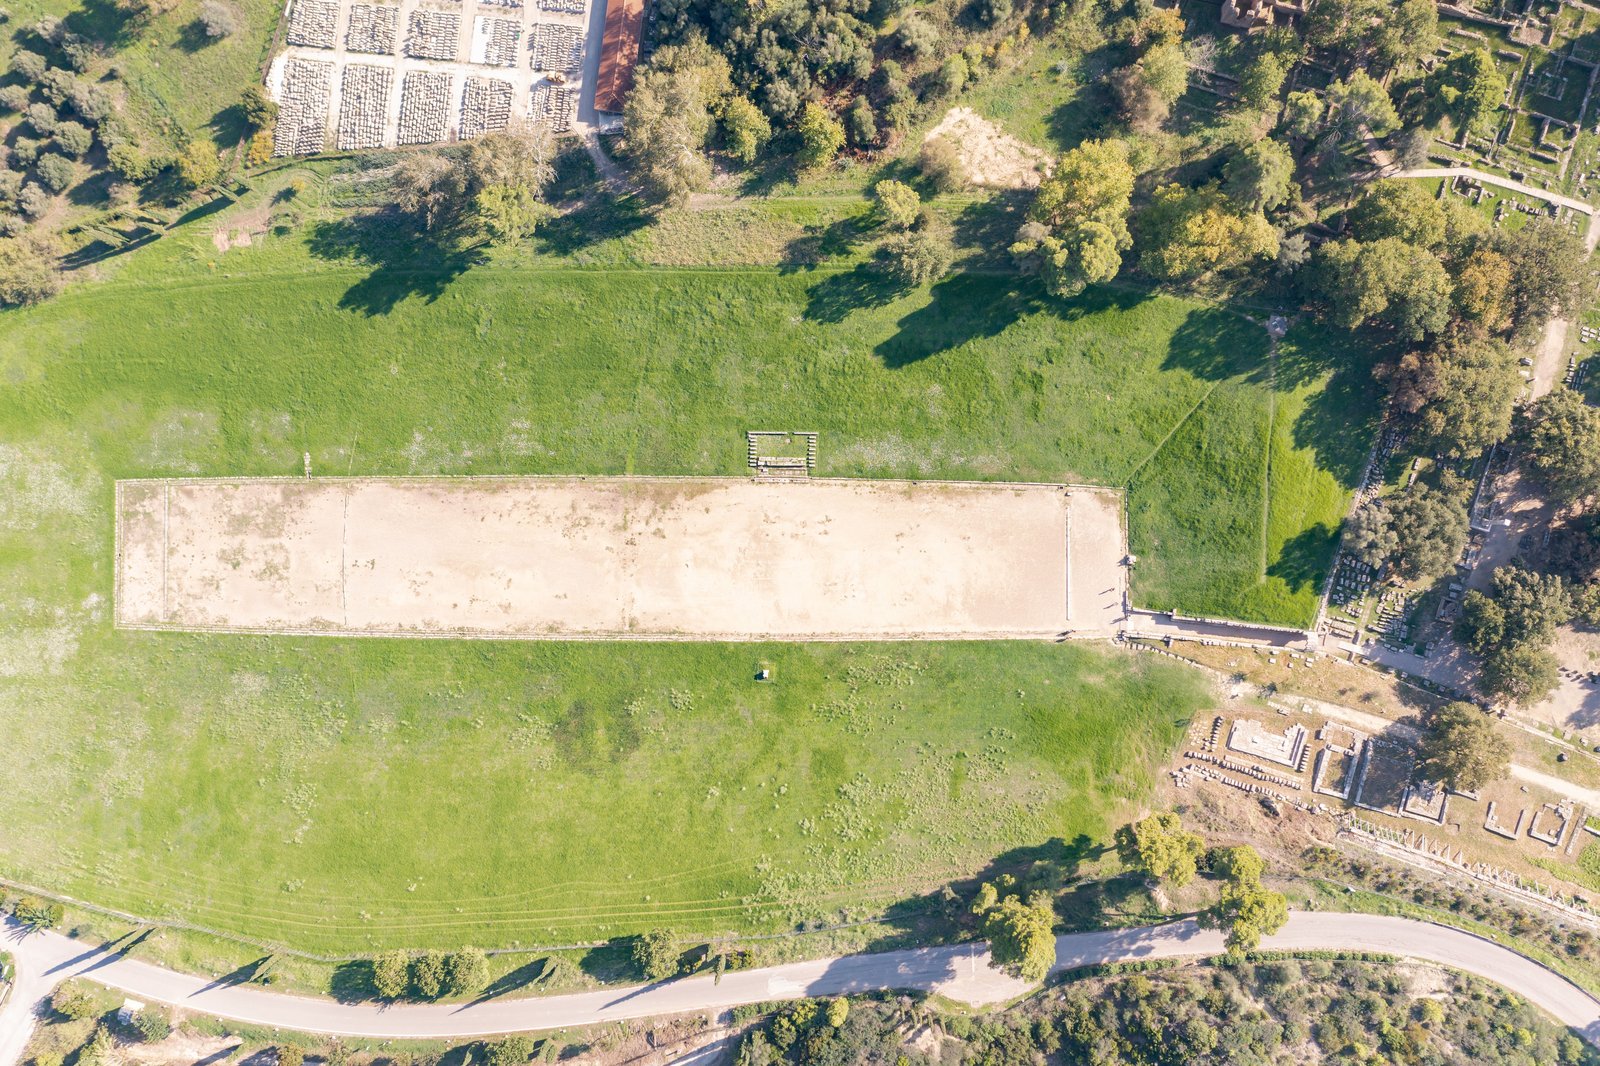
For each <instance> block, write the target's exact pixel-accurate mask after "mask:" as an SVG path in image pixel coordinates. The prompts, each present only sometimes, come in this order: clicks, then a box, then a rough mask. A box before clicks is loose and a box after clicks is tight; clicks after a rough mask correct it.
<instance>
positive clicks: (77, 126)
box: [55, 122, 94, 158]
mask: <svg viewBox="0 0 1600 1066" xmlns="http://www.w3.org/2000/svg"><path fill="white" fill-rule="evenodd" d="M55 142H56V147H58V148H60V149H61V150H62V151H63V152H65V153H66V154H67V155H70V156H72V157H74V158H77V157H78V156H81V155H83V153H85V152H87V151H88V150H89V146H90V145H92V144H94V134H92V133H90V132H89V127H88V126H85V125H84V124H83V123H81V122H63V123H62V124H61V125H59V126H57V127H56V136H55Z"/></svg>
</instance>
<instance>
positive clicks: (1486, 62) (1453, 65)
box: [1429, 45, 1508, 125]
mask: <svg viewBox="0 0 1600 1066" xmlns="http://www.w3.org/2000/svg"><path fill="white" fill-rule="evenodd" d="M1429 87H1430V88H1431V89H1432V90H1433V92H1434V93H1436V94H1437V96H1438V98H1439V100H1440V101H1441V102H1442V103H1443V104H1444V105H1445V106H1446V107H1449V108H1454V109H1458V110H1459V112H1460V114H1461V117H1462V119H1463V120H1464V121H1465V122H1466V123H1467V124H1469V125H1470V124H1473V123H1476V122H1479V121H1481V120H1483V119H1486V118H1488V117H1489V116H1490V115H1492V114H1494V113H1495V112H1496V111H1497V110H1499V108H1500V105H1501V104H1503V103H1504V102H1505V98H1506V89H1507V87H1508V84H1507V82H1506V76H1505V75H1504V74H1502V73H1501V72H1500V67H1499V64H1497V63H1496V62H1495V61H1494V56H1492V55H1490V54H1489V49H1487V48H1485V47H1483V46H1481V45H1480V46H1479V47H1477V48H1470V49H1467V50H1465V51H1461V52H1457V53H1455V54H1454V55H1452V56H1451V57H1450V58H1449V59H1447V60H1445V61H1444V62H1443V63H1441V64H1440V65H1439V69H1438V70H1437V71H1435V73H1434V76H1433V78H1432V79H1431V81H1430V85H1429Z"/></svg>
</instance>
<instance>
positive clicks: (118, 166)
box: [106, 141, 161, 182]
mask: <svg viewBox="0 0 1600 1066" xmlns="http://www.w3.org/2000/svg"><path fill="white" fill-rule="evenodd" d="M106 162H108V163H109V164H111V169H112V170H115V171H116V172H117V173H118V174H121V175H122V176H123V177H125V178H127V179H128V180H129V181H132V182H143V181H149V180H150V178H152V177H153V176H154V175H155V173H156V171H158V170H160V169H161V168H160V167H159V166H158V165H157V164H156V161H155V160H154V159H151V158H150V156H149V155H148V154H147V153H146V152H145V151H144V149H142V148H140V147H139V146H138V145H136V144H132V143H130V142H127V141H121V142H118V143H116V144H112V145H109V146H108V147H107V148H106Z"/></svg>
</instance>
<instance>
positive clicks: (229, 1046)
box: [117, 1031, 239, 1066]
mask: <svg viewBox="0 0 1600 1066" xmlns="http://www.w3.org/2000/svg"><path fill="white" fill-rule="evenodd" d="M238 1046H239V1038H238V1037H225V1036H204V1035H202V1034H200V1033H192V1032H186V1031H175V1032H174V1033H173V1034H172V1035H171V1036H169V1037H167V1038H166V1039H165V1040H162V1041H161V1042H159V1043H156V1044H144V1043H138V1042H130V1043H126V1044H121V1045H119V1046H118V1048H117V1061H118V1062H120V1063H123V1064H124V1066H191V1064H193V1063H199V1062H205V1061H207V1060H213V1061H220V1060H219V1059H217V1058H216V1057H217V1056H218V1055H219V1053H220V1052H223V1051H232V1050H233V1049H234V1048H237V1047H238Z"/></svg>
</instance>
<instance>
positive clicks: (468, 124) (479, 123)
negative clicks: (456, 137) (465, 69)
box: [460, 78, 516, 140]
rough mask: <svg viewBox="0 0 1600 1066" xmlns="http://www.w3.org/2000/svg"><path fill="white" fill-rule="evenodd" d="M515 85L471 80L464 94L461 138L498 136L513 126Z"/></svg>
mask: <svg viewBox="0 0 1600 1066" xmlns="http://www.w3.org/2000/svg"><path fill="white" fill-rule="evenodd" d="M515 93H516V86H515V85H513V84H512V83H511V82H509V81H506V80H505V79H504V78H468V79H467V84H466V88H464V89H463V90H462V92H461V125H460V130H461V139H462V140H470V139H471V138H473V137H481V136H483V135H484V134H485V133H495V132H498V131H499V130H503V129H505V128H506V127H507V126H509V125H510V124H511V100H512V97H513V95H514V94H515Z"/></svg>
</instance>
